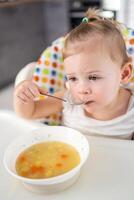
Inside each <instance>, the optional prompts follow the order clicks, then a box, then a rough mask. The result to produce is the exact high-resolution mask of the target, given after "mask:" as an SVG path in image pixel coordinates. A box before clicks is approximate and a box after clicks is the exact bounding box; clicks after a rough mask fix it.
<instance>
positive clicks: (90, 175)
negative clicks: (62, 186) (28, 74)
mask: <svg viewBox="0 0 134 200" xmlns="http://www.w3.org/2000/svg"><path fill="white" fill-rule="evenodd" d="M39 126H41V125H40V124H33V123H30V122H27V121H25V120H22V119H20V118H18V117H16V115H15V114H13V113H12V112H8V111H0V134H1V139H0V199H1V200H16V199H17V200H37V199H38V200H75V199H77V200H134V141H124V140H115V139H104V138H101V139H100V138H95V137H89V138H88V139H89V141H90V144H91V155H90V157H89V159H88V161H87V162H86V164H85V166H84V168H83V170H82V172H81V175H80V177H79V179H78V181H77V182H76V183H75V184H74V185H73V186H72V187H70V188H68V189H67V190H65V191H62V192H60V193H55V194H51V195H39V194H36V193H32V192H29V191H28V190H26V189H25V188H24V186H23V185H22V183H21V182H19V181H18V180H16V179H15V178H13V177H11V176H10V175H9V174H8V173H7V171H6V170H5V168H4V166H3V153H4V150H5V149H6V147H7V146H8V145H9V143H10V142H11V141H12V140H13V139H14V138H16V137H17V136H19V135H20V134H28V131H30V130H33V129H35V128H37V127H39Z"/></svg>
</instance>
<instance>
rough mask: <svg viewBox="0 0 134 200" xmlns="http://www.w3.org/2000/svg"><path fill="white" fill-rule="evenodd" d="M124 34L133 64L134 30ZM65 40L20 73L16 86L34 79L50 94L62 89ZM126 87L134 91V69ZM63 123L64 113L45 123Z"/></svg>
mask: <svg viewBox="0 0 134 200" xmlns="http://www.w3.org/2000/svg"><path fill="white" fill-rule="evenodd" d="M122 34H123V37H124V40H125V43H126V49H127V53H128V56H129V57H130V59H131V61H132V64H133V58H134V30H132V29H128V28H126V27H125V28H124V29H123V30H122ZM64 40H65V38H64V37H60V38H58V39H57V40H55V41H54V42H53V43H52V45H51V46H49V47H48V48H47V49H46V50H44V52H43V53H42V55H41V57H40V58H39V60H38V61H37V62H33V63H30V64H28V65H26V66H25V67H24V68H23V69H22V70H21V71H20V72H19V73H18V75H17V77H16V79H15V86H16V85H18V84H19V83H20V82H21V81H23V80H27V79H32V80H33V81H34V82H35V83H36V84H37V85H38V86H40V87H44V88H45V89H47V90H48V92H49V93H50V94H53V93H55V92H56V91H58V90H60V89H62V88H63V87H64V82H65V79H66V76H65V71H64V65H63V57H62V48H63V47H64ZM126 87H129V88H131V89H134V69H133V75H132V77H131V79H130V82H129V83H128V84H127V85H126ZM61 121H62V113H54V114H53V115H51V116H49V117H47V118H46V119H45V120H44V123H45V124H48V125H60V124H61Z"/></svg>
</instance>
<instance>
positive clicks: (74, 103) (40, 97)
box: [34, 94, 85, 105]
mask: <svg viewBox="0 0 134 200" xmlns="http://www.w3.org/2000/svg"><path fill="white" fill-rule="evenodd" d="M46 96H48V97H52V98H55V99H58V100H60V101H64V102H66V103H69V104H70V105H82V104H85V102H72V101H70V100H69V99H63V98H60V97H56V96H54V95H51V94H40V95H39V96H38V97H36V98H34V100H35V101H39V100H45V99H46Z"/></svg>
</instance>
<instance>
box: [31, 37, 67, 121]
mask: <svg viewBox="0 0 134 200" xmlns="http://www.w3.org/2000/svg"><path fill="white" fill-rule="evenodd" d="M64 40H65V38H64V37H61V38H59V39H57V40H56V41H54V42H53V43H52V45H51V46H50V47H48V48H47V49H46V50H45V51H44V52H43V53H42V55H41V57H40V58H39V60H38V62H37V64H36V67H35V71H34V74H33V80H34V82H35V83H36V84H37V85H38V86H40V87H43V88H45V89H47V91H48V92H49V93H50V94H53V93H55V92H57V91H59V90H61V89H62V88H63V87H64V82H65V71H64V66H63V56H62V49H63V46H64ZM61 118H62V116H61V113H57V114H53V115H51V116H50V117H48V118H46V120H45V124H49V125H59V124H60V123H61Z"/></svg>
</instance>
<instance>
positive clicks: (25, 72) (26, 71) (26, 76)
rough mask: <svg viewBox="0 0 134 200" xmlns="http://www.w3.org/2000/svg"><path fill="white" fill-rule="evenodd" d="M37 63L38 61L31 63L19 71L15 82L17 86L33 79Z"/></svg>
mask: <svg viewBox="0 0 134 200" xmlns="http://www.w3.org/2000/svg"><path fill="white" fill-rule="evenodd" d="M35 65H36V62H32V63H29V64H27V65H26V66H25V67H24V68H22V69H21V70H20V71H19V73H18V74H17V76H16V78H15V83H14V85H15V87H16V86H17V85H18V84H19V83H21V82H22V81H24V80H30V79H32V76H33V72H34V69H35Z"/></svg>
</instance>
